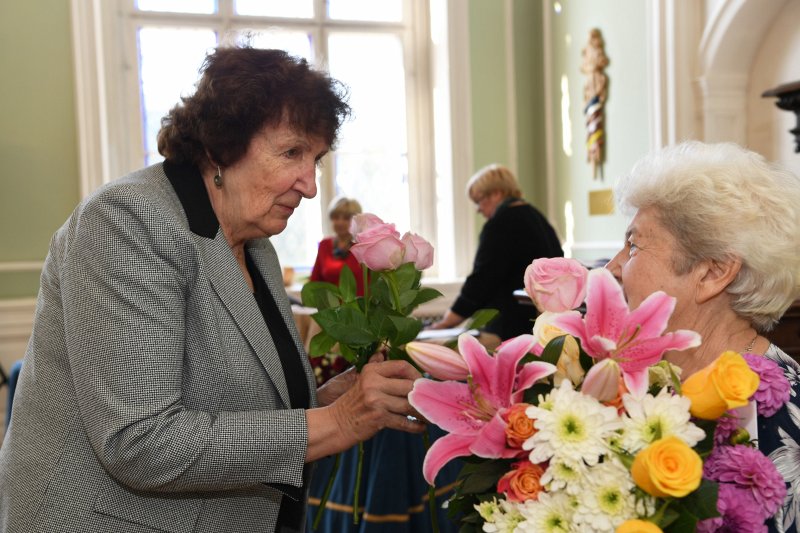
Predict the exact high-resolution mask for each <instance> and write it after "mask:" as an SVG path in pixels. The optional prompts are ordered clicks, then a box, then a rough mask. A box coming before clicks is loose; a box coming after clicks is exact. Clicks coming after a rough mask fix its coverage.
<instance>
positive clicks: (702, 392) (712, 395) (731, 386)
mask: <svg viewBox="0 0 800 533" xmlns="http://www.w3.org/2000/svg"><path fill="white" fill-rule="evenodd" d="M759 381H760V380H759V377H758V374H756V373H755V372H753V371H752V370H751V369H750V367H749V366H748V364H747V361H745V360H744V357H742V356H741V355H740V354H738V353H736V352H724V353H723V354H722V355H720V356H719V357H718V358H717V359H716V361H714V362H713V363H711V364H710V365H708V366H707V367H705V368H704V369H702V370H700V371H699V372H696V373H695V374H692V375H691V376H689V378H688V379H687V380H686V381H685V382H684V383H683V385H682V386H681V394H682V395H683V396H686V397H687V398H689V399H690V400H691V401H692V406H691V408H690V409H689V410H690V412H691V413H692V415H693V416H696V417H697V418H703V419H705V420H716V419H717V418H719V417H720V416H722V413H724V412H725V411H727V410H728V409H735V408H737V407H742V406H744V405H747V402H748V401H749V400H750V396H752V395H753V394H754V393H755V392H756V390H758V384H759Z"/></svg>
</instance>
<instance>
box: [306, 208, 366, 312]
mask: <svg viewBox="0 0 800 533" xmlns="http://www.w3.org/2000/svg"><path fill="white" fill-rule="evenodd" d="M360 213H361V204H359V203H358V201H357V200H354V199H353V198H345V197H343V196H342V197H338V198H334V199H333V201H332V202H331V205H330V206H329V207H328V218H330V221H331V226H332V227H333V233H334V235H333V236H331V237H326V238H324V239H322V240H321V241H320V243H319V250H318V251H317V260H316V261H315V262H314V268H313V269H312V270H311V277H310V278H309V279H310V280H311V281H327V282H328V283H333V284H334V285H338V284H339V274H340V273H341V271H342V267H343V266H344V265H347V266H348V267H349V268H350V270H352V271H353V275H355V277H356V292H357V293H358V295H359V296H363V295H364V277H363V275H362V272H361V265H360V264H359V262H358V261H357V260H356V258H355V257H353V254H351V253H350V247H351V246H352V245H353V236H352V235H350V221H352V220H353V215H358V214H360Z"/></svg>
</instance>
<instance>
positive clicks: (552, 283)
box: [525, 257, 589, 313]
mask: <svg viewBox="0 0 800 533" xmlns="http://www.w3.org/2000/svg"><path fill="white" fill-rule="evenodd" d="M588 275H589V271H588V270H587V269H586V267H584V266H583V265H581V264H580V263H579V262H578V261H576V260H575V259H565V258H563V257H553V258H550V259H535V260H534V261H533V263H531V264H530V265H529V266H528V268H527V269H526V270H525V291H526V292H527V293H528V296H530V297H531V299H532V300H533V301H534V303H535V304H536V307H538V308H539V309H540V310H541V311H552V312H554V313H561V312H563V311H569V310H570V309H575V308H576V307H578V306H579V305H581V303H582V302H583V300H584V299H585V298H586V278H587V276H588Z"/></svg>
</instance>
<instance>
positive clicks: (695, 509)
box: [664, 479, 719, 533]
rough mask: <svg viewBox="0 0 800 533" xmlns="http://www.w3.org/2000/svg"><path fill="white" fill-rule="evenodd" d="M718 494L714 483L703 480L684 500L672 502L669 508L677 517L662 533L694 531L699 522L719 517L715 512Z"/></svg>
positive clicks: (717, 488)
mask: <svg viewBox="0 0 800 533" xmlns="http://www.w3.org/2000/svg"><path fill="white" fill-rule="evenodd" d="M718 492H719V485H717V483H716V482H714V481H709V480H707V479H704V480H702V481H701V482H700V487H698V489H697V490H695V491H694V492H692V493H691V494H689V495H687V496H686V497H684V498H681V499H679V500H675V501H673V502H672V505H671V506H670V507H671V509H672V510H673V511H675V512H677V513H678V516H677V518H675V519H674V521H672V522H671V523H670V524H669V526H667V527H666V528H665V529H664V532H665V533H679V532H683V531H694V530H695V528H696V527H697V522H699V521H700V520H705V519H707V518H714V517H717V516H719V511H717V495H718Z"/></svg>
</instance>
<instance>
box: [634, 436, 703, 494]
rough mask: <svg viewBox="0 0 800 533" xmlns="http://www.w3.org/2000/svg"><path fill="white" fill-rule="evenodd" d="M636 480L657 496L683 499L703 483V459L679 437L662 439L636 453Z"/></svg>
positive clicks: (639, 484) (648, 491)
mask: <svg viewBox="0 0 800 533" xmlns="http://www.w3.org/2000/svg"><path fill="white" fill-rule="evenodd" d="M631 477H633V481H634V482H635V483H636V484H637V485H638V486H639V487H641V489H642V490H643V491H645V492H646V493H648V494H650V495H651V496H655V497H656V498H666V497H667V496H673V497H675V498H683V497H684V496H686V495H687V494H689V493H690V492H692V491H694V490H695V489H696V488H697V487H699V486H700V479H701V478H702V477H703V460H702V459H700V456H699V455H697V452H696V451H694V450H693V449H691V448H690V447H689V445H688V444H686V443H685V442H683V441H682V440H681V439H679V438H678V437H675V436H671V437H667V438H664V439H659V440H657V441H655V442H654V443H653V444H651V445H650V446H648V447H647V448H645V449H644V450H642V451H640V452H639V453H638V454H636V458H635V459H634V460H633V466H632V467H631Z"/></svg>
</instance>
